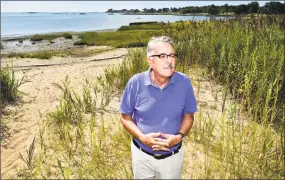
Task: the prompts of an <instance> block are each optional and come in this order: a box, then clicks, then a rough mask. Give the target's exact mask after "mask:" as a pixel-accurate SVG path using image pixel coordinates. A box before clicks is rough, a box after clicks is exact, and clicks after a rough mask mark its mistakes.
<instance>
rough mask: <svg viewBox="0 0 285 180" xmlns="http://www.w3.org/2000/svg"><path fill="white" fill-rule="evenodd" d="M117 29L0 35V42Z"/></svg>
mask: <svg viewBox="0 0 285 180" xmlns="http://www.w3.org/2000/svg"><path fill="white" fill-rule="evenodd" d="M117 30H118V29H100V30H90V31H55V32H47V33H33V34H26V35H24V34H22V35H21V34H19V35H16V34H12V35H4V36H2V35H1V41H19V40H24V39H31V38H32V37H33V36H34V35H51V34H63V33H70V34H72V35H78V34H80V33H85V32H114V31H117Z"/></svg>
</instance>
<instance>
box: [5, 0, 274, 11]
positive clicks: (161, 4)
mask: <svg viewBox="0 0 285 180" xmlns="http://www.w3.org/2000/svg"><path fill="white" fill-rule="evenodd" d="M250 2H251V1H1V12H106V11H107V10H108V9H111V8H112V9H114V10H120V9H139V10H142V9H143V8H155V9H158V8H170V7H176V8H178V7H185V6H205V5H211V4H215V5H224V4H226V3H227V4H229V5H239V4H248V3H250ZM257 2H258V3H259V5H260V6H263V5H264V4H265V3H266V2H269V1H257Z"/></svg>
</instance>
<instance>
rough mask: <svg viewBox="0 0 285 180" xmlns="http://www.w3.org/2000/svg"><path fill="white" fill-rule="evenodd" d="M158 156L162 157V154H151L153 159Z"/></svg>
mask: <svg viewBox="0 0 285 180" xmlns="http://www.w3.org/2000/svg"><path fill="white" fill-rule="evenodd" d="M160 156H162V154H153V157H154V158H159V157H160Z"/></svg>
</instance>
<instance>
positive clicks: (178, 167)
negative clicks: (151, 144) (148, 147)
mask: <svg viewBox="0 0 285 180" xmlns="http://www.w3.org/2000/svg"><path fill="white" fill-rule="evenodd" d="M131 151H132V165H133V173H134V179H154V178H155V177H156V178H157V179H181V177H182V168H183V159H184V149H183V146H182V147H181V148H180V150H179V152H178V153H176V154H174V155H172V156H170V157H167V158H165V159H155V158H154V157H152V156H150V155H148V154H146V153H144V152H142V151H141V150H139V149H138V148H137V147H136V146H135V145H134V144H133V142H131Z"/></svg>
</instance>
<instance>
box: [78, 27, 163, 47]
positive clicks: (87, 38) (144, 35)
mask: <svg viewBox="0 0 285 180" xmlns="http://www.w3.org/2000/svg"><path fill="white" fill-rule="evenodd" d="M158 35H162V31H161V30H144V31H140V30H130V31H115V32H86V33H83V34H80V35H79V38H80V39H81V40H79V41H77V42H75V43H74V44H75V45H88V46H93V45H95V46H99V45H106V46H112V47H115V48H121V47H142V46H145V45H146V44H147V41H148V39H149V37H150V36H158Z"/></svg>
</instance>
